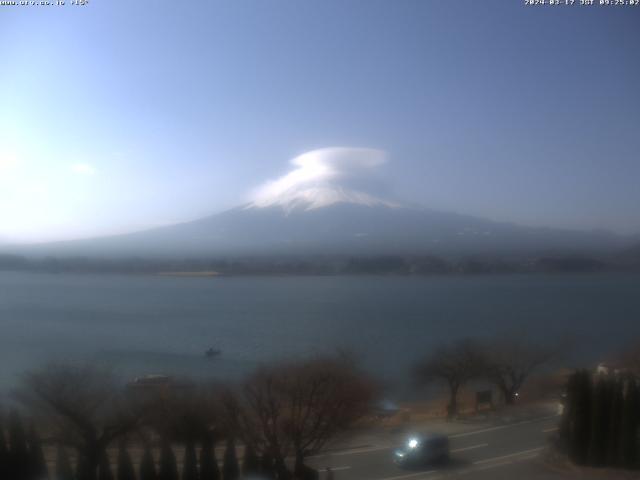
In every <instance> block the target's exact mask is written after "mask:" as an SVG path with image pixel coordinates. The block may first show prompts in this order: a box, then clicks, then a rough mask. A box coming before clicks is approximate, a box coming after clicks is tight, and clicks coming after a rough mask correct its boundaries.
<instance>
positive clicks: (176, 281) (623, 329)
mask: <svg viewBox="0 0 640 480" xmlns="http://www.w3.org/2000/svg"><path fill="white" fill-rule="evenodd" d="M503 330H510V331H515V332H519V333H521V334H527V335H530V336H531V337H535V338H542V339H545V338H553V337H555V336H556V335H560V334H563V333H566V332H571V333H572V334H573V335H574V338H575V339H576V343H577V345H578V349H577V350H576V356H575V357H574V358H581V359H583V360H584V359H588V360H594V361H595V360H597V359H599V358H601V357H602V356H603V355H606V353H607V352H608V351H610V350H611V349H612V348H615V347H619V346H620V345H621V344H624V343H625V342H627V341H629V340H631V339H632V338H633V337H640V275H626V274H625V275H623V274H598V275H495V276H492V275H482V276H433V277H374V276H371V277H368V276H362V277H361V276H357V277H346V276H344V277H220V278H178V277H153V276H124V275H73V274H30V273H11V272H0V389H3V390H4V391H8V390H9V389H10V388H12V387H13V386H15V384H16V383H17V382H18V381H19V376H20V374H21V373H22V372H24V371H25V370H26V369H30V368H34V367H37V366H39V365H41V364H42V363H44V362H47V361H50V360H69V361H90V362H97V363H108V364H110V365H113V366H114V368H115V369H116V370H117V371H119V372H120V373H121V374H122V375H124V376H125V377H129V376H134V375H140V374H146V373H169V374H188V375H191V376H194V377H216V378H239V377H240V376H241V375H243V374H244V373H245V372H247V371H249V370H251V369H252V368H254V367H255V366H256V365H257V364H259V363H260V362H262V361H266V360H270V359H273V358H277V357H283V356H296V355H306V354H312V353H317V352H324V351H329V350H332V349H335V348H336V347H342V348H348V349H351V350H354V351H355V352H356V353H357V354H359V355H360V356H361V358H362V361H363V362H364V364H365V366H366V367H367V368H368V369H370V370H371V371H372V372H374V373H376V374H377V375H378V376H380V377H381V378H383V379H385V380H386V381H389V382H391V383H396V384H398V383H402V382H404V381H407V380H408V379H409V372H408V370H409V367H410V365H411V364H412V363H413V362H414V361H415V359H416V358H419V357H420V356H421V355H424V354H426V353H428V352H429V351H430V349H432V348H434V346H435V345H437V344H438V343H440V342H443V341H447V340H450V339H454V338H458V337H461V336H475V335H478V336H482V335H491V334H493V333H495V332H499V331H503ZM209 346H215V347H217V348H220V349H221V350H222V351H223V353H222V355H221V356H220V357H219V358H217V359H212V360H211V359H206V358H205V357H204V351H205V350H206V349H207V348H208V347H209Z"/></svg>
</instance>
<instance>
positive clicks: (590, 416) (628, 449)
mask: <svg viewBox="0 0 640 480" xmlns="http://www.w3.org/2000/svg"><path fill="white" fill-rule="evenodd" d="M638 383H639V380H638V377H637V376H636V375H634V374H632V373H631V372H629V371H626V372H624V373H607V374H595V375H594V374H591V373H590V372H588V371H584V370H583V371H578V372H576V373H574V374H573V375H571V377H570V378H569V381H568V384H567V397H566V405H565V411H564V415H563V419H562V422H561V424H560V435H559V442H560V446H561V447H562V448H563V449H564V451H565V452H566V453H567V454H568V456H569V458H570V459H571V460H572V461H573V462H574V463H577V464H578V465H589V466H593V467H622V468H628V469H637V468H638V467H639V466H640V452H639V451H638V447H639V441H638V433H639V432H640V391H639V388H640V387H639V385H638Z"/></svg>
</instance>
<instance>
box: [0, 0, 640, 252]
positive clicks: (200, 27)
mask: <svg viewBox="0 0 640 480" xmlns="http://www.w3.org/2000/svg"><path fill="white" fill-rule="evenodd" d="M69 3H70V2H69V0H67V4H69ZM0 42H1V45H2V46H3V47H2V49H1V50H0V85H1V88H0V239H2V238H5V239H10V240H30V241H31V240H49V239H57V238H71V237H78V236H90V235H97V234H104V233H114V232H122V231H128V230H134V229H139V228H146V227H149V226H154V225H159V224H166V223H172V222H176V221H180V220H186V219H191V218H196V217H198V216H201V215H205V214H209V213H213V212H216V211H220V210H223V209H225V208H228V207H231V206H234V205H236V204H238V203H241V202H244V201H246V199H247V195H248V192H250V191H252V190H253V189H255V188H256V187H257V186H259V185H261V184H262V183H263V182H265V181H267V180H270V179H274V178H277V177H279V176H281V175H283V174H285V173H286V172H287V171H288V170H289V169H290V165H289V163H288V162H289V161H290V159H292V158H293V157H295V156H297V155H299V154H301V153H303V152H305V151H308V150H312V149H316V148H320V147H332V146H346V147H368V148H375V149H380V150H384V151H386V152H387V154H388V158H389V163H388V164H387V165H385V167H384V168H385V177H386V178H387V179H388V182H389V184H390V188H393V190H395V192H396V196H398V197H400V198H404V199H405V200H408V201H411V202H415V203H420V204H423V205H426V206H429V207H432V208H438V209H445V210H455V211H458V212H464V213H470V214H475V215H481V216H485V217H488V218H492V219H497V220H506V221H514V222H518V223H523V224H529V225H549V226H566V227H571V228H584V229H590V228H608V229H612V230H616V231H619V232H640V209H639V208H638V205H640V188H639V184H640V155H639V152H640V7H608V8H607V7H597V6H596V7H579V6H577V5H574V6H573V7H548V6H547V7H527V6H524V2H523V1H519V0H513V1H505V0H502V1H495V2H492V1H477V0H469V1H455V2H448V1H447V2H445V1H429V0H385V1H382V0H322V1H304V0H254V1H248V0H229V1H218V0H210V1H196V2H178V1H173V2H169V1H161V0H155V1H135V2H134V1H131V0H91V1H90V3H89V5H88V6H85V7H74V6H70V5H67V6H65V7H0Z"/></svg>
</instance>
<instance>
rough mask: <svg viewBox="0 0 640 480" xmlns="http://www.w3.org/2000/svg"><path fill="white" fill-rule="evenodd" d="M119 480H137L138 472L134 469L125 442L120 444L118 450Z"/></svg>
mask: <svg viewBox="0 0 640 480" xmlns="http://www.w3.org/2000/svg"><path fill="white" fill-rule="evenodd" d="M117 477H118V480H136V472H135V470H134V469H133V462H132V461H131V456H130V455H129V452H128V451H127V447H126V445H125V443H124V442H120V446H119V448H118V472H117Z"/></svg>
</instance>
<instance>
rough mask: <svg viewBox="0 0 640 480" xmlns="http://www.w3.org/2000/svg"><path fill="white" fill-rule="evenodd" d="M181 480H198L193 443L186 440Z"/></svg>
mask: <svg viewBox="0 0 640 480" xmlns="http://www.w3.org/2000/svg"><path fill="white" fill-rule="evenodd" d="M182 480H198V459H197V457H196V448H195V446H194V444H193V441H191V440H188V441H187V444H186V446H185V449H184V461H183V464H182Z"/></svg>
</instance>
